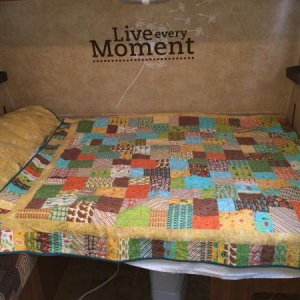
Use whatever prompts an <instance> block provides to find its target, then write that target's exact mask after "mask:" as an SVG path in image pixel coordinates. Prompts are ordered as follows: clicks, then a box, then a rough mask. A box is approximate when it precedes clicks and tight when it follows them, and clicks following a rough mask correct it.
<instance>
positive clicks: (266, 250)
mask: <svg viewBox="0 0 300 300" xmlns="http://www.w3.org/2000/svg"><path fill="white" fill-rule="evenodd" d="M274 253H275V249H274V246H263V247H262V250H261V257H260V260H261V263H262V264H264V265H265V264H266V265H270V264H272V263H273V262H274Z"/></svg>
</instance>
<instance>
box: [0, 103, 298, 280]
mask: <svg viewBox="0 0 300 300" xmlns="http://www.w3.org/2000/svg"><path fill="white" fill-rule="evenodd" d="M32 110H33V111H35V110H36V111H38V113H37V114H39V113H41V112H42V113H43V114H44V115H45V116H44V117H39V118H38V119H39V121H38V123H37V124H36V123H34V122H33V123H31V125H32V126H33V127H34V128H35V129H34V130H33V131H31V132H29V133H25V132H23V133H22V134H20V133H19V131H15V130H12V131H11V132H10V133H8V131H9V129H8V128H9V126H11V125H10V124H9V122H8V121H7V120H6V121H5V122H3V121H2V123H1V118H0V128H1V126H2V127H3V125H2V124H6V125H5V126H6V127H5V128H6V129H5V130H2V132H0V137H1V134H2V138H3V139H4V140H2V141H1V140H0V143H2V144H1V149H2V150H0V155H1V154H2V160H1V159H0V161H1V164H2V173H1V174H2V175H1V176H2V177H1V179H2V181H1V183H2V190H1V193H0V212H1V223H2V230H1V237H0V242H1V252H3V253H6V254H9V253H17V252H20V253H22V252H27V253H31V254H36V255H75V256H84V257H90V258H94V259H100V260H101V259H102V260H109V261H114V262H127V263H132V264H134V265H136V266H139V267H145V268H149V269H152V270H159V271H166V272H170V271H171V272H173V273H177V272H179V273H197V274H205V275H210V276H216V277H220V278H227V279H230V278H231V279H240V278H252V277H258V278H260V277H262V278H266V277H267V278H281V277H285V278H291V277H300V272H299V257H300V221H299V218H300V146H299V141H298V137H297V134H296V133H295V132H293V131H291V130H289V129H288V128H287V127H286V126H285V124H284V121H283V120H282V119H281V118H279V117H277V116H269V115H255V116H226V115H203V114H199V113H181V114H175V113H174V114H149V115H129V116H128V115H119V116H106V117H99V118H90V119H88V118H87V119H64V120H61V121H60V122H59V121H58V120H57V119H56V118H55V117H54V116H53V114H51V113H50V112H46V111H45V110H44V109H42V108H40V107H30V108H27V109H25V113H27V114H30V113H31V112H32ZM22 114H24V109H23V111H21V113H20V111H17V112H14V113H12V114H8V115H10V116H9V117H6V118H7V119H9V118H11V119H12V121H13V122H17V128H20V129H21V128H23V127H24V122H25V119H26V118H24V117H23V116H22ZM46 115H47V116H46ZM20 116H21V117H20ZM41 120H42V121H41ZM10 121H11V120H10ZM30 122H32V121H30V120H29V123H30ZM47 122H48V123H47ZM46 123H47V124H46ZM46 129H48V131H49V132H48V134H46ZM36 130H37V131H38V132H39V135H38V136H39V137H38V138H36V142H37V144H38V149H37V148H36V147H37V146H35V148H34V149H32V148H30V147H29V145H27V144H26V143H27V141H23V144H21V146H20V145H18V144H17V142H16V144H14V145H9V146H8V148H7V150H6V151H4V150H3V149H4V146H3V145H4V144H5V143H7V141H14V138H12V136H11V134H14V133H12V132H13V131H15V133H16V134H18V135H19V136H21V137H24V136H27V137H28V138H29V140H32V139H33V138H31V136H35V132H36ZM8 144H9V143H8ZM2 146H3V147H2ZM9 147H10V148H9ZM12 148H16V149H17V150H16V151H17V152H18V154H20V155H21V156H22V159H21V160H20V161H17V163H16V162H13V163H10V160H9V159H8V157H9V156H10V157H11V156H12V155H10V154H11V149H12ZM5 149H6V148H5ZM23 149H25V150H26V151H25V150H24V151H23ZM25 152H26V155H24V153H25ZM16 157H17V155H16V154H14V155H13V158H14V159H15V160H16ZM0 167H1V165H0ZM157 260H158V261H157Z"/></svg>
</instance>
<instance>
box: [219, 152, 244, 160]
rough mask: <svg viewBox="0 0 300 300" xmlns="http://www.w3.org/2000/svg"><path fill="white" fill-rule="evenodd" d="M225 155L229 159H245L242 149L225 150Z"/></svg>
mask: <svg viewBox="0 0 300 300" xmlns="http://www.w3.org/2000/svg"><path fill="white" fill-rule="evenodd" d="M224 153H225V157H226V159H227V160H244V159H246V158H245V155H244V153H243V152H242V151H238V150H224Z"/></svg>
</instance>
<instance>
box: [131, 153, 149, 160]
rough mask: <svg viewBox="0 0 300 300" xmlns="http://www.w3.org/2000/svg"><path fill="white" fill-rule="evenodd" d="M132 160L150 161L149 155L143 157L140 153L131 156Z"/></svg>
mask: <svg viewBox="0 0 300 300" xmlns="http://www.w3.org/2000/svg"><path fill="white" fill-rule="evenodd" d="M132 158H133V159H150V155H145V154H141V153H136V154H132Z"/></svg>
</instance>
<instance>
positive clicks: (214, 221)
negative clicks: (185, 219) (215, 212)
mask: <svg viewBox="0 0 300 300" xmlns="http://www.w3.org/2000/svg"><path fill="white" fill-rule="evenodd" d="M193 228H194V229H215V230H217V229H220V221H219V216H196V215H194V216H193Z"/></svg>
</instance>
